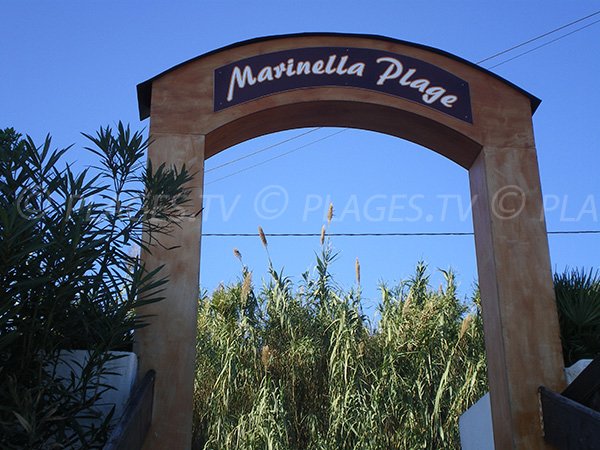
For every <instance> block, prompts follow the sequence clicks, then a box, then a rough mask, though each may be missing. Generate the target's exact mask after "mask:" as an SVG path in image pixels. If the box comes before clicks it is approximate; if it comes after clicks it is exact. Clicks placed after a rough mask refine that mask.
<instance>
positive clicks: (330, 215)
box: [327, 203, 333, 225]
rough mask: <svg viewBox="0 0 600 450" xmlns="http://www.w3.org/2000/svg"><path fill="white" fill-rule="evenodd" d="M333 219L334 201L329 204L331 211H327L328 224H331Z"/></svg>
mask: <svg viewBox="0 0 600 450" xmlns="http://www.w3.org/2000/svg"><path fill="white" fill-rule="evenodd" d="M331 219H333V203H330V204H329V211H327V225H330V224H331Z"/></svg>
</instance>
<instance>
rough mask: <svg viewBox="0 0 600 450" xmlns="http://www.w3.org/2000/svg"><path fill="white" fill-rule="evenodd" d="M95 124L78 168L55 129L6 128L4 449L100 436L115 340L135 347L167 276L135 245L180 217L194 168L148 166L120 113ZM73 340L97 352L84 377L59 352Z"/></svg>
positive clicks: (1, 358) (0, 407) (1, 343)
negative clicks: (54, 138) (145, 313)
mask: <svg viewBox="0 0 600 450" xmlns="http://www.w3.org/2000/svg"><path fill="white" fill-rule="evenodd" d="M86 136H87V138H88V139H89V142H90V147H89V148H87V150H88V151H90V152H91V153H92V154H93V155H95V158H96V161H97V162H98V163H97V167H93V168H89V169H86V170H83V171H82V172H81V173H76V172H74V171H73V170H72V168H71V166H70V165H69V164H67V163H66V162H65V161H64V160H65V157H66V155H67V154H68V151H69V149H62V150H52V143H51V139H50V137H47V138H46V139H45V141H44V143H43V144H42V145H41V146H37V145H36V144H35V143H34V142H33V140H32V139H31V138H30V137H23V136H22V135H20V134H19V133H17V132H16V131H15V130H14V129H10V128H9V129H4V130H0V293H1V294H0V448H2V449H41V448H44V449H46V448H57V449H58V448H73V449H80V448H101V447H102V445H103V442H104V440H105V439H106V437H107V433H108V431H109V428H108V422H109V420H110V419H111V417H110V415H109V416H107V417H105V418H104V419H105V420H104V421H103V422H101V423H100V425H98V424H96V425H86V424H89V423H90V421H87V420H86V419H88V418H89V417H90V416H93V415H94V411H93V410H92V409H90V406H91V405H93V404H94V403H95V402H96V401H97V400H99V399H100V398H101V396H102V394H103V392H105V390H106V389H110V386H105V385H103V384H102V382H101V381H100V376H101V375H102V374H104V373H105V372H106V370H105V369H104V366H105V363H106V362H107V361H108V360H109V359H110V358H112V356H110V354H109V353H107V351H109V350H127V349H130V347H131V343H132V339H133V335H132V333H133V331H134V330H135V329H136V328H138V327H140V326H142V325H143V321H142V320H141V318H140V317H137V316H136V315H135V309H136V308H137V307H139V306H141V305H143V304H145V303H148V302H153V301H157V300H159V299H160V290H161V286H162V285H163V284H164V283H165V282H166V279H165V278H164V277H161V276H160V274H159V273H158V270H153V271H147V270H145V268H144V267H143V265H142V264H141V262H140V260H139V258H138V257H137V256H136V255H135V254H133V253H131V251H130V249H131V248H132V246H139V247H141V248H147V242H146V241H147V237H148V236H150V237H153V236H154V237H157V236H160V235H161V233H165V232H168V231H169V229H171V227H173V226H176V225H177V224H176V220H175V218H174V217H172V214H173V212H174V211H176V210H177V208H178V207H180V206H181V205H183V204H184V203H185V202H186V201H187V195H188V191H187V190H186V189H185V188H184V187H183V186H184V183H185V182H186V181H188V180H189V174H188V173H187V171H186V170H185V168H183V169H181V170H175V169H171V168H167V167H164V166H162V167H159V168H156V169H154V170H153V168H152V167H147V168H145V167H144V163H145V150H146V148H147V146H148V142H147V141H146V140H145V139H144V138H143V137H142V133H140V132H132V131H131V130H130V129H129V127H125V126H124V125H122V124H121V123H119V124H118V126H117V129H116V130H113V129H111V128H110V127H106V128H101V129H100V130H99V131H98V132H97V133H96V134H95V135H94V136H88V135H86ZM144 194H146V195H144ZM153 217H157V218H159V219H163V220H160V221H150V220H149V219H150V218H153ZM143 227H145V228H146V230H147V231H148V234H146V235H144V236H145V237H142V228H143ZM73 349H85V350H89V351H90V358H89V360H88V362H87V364H85V367H83V368H82V375H81V376H80V377H74V376H71V377H70V378H69V377H67V378H64V377H63V378H60V377H58V376H57V375H56V373H55V371H56V367H57V365H58V364H59V361H60V352H61V351H64V350H73Z"/></svg>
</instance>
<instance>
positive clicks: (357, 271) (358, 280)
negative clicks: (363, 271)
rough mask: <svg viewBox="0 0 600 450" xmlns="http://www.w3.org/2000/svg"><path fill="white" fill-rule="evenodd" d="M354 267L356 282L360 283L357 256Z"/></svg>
mask: <svg viewBox="0 0 600 450" xmlns="http://www.w3.org/2000/svg"><path fill="white" fill-rule="evenodd" d="M355 269H356V282H357V283H358V284H360V261H359V260H358V257H357V258H356V265H355Z"/></svg>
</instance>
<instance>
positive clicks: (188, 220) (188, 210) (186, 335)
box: [135, 123, 204, 450]
mask: <svg viewBox="0 0 600 450" xmlns="http://www.w3.org/2000/svg"><path fill="white" fill-rule="evenodd" d="M150 142H151V144H150V147H149V149H148V159H149V160H150V161H152V167H153V169H154V170H156V168H157V167H159V166H160V165H161V164H162V163H165V165H166V166H167V167H173V166H175V167H177V168H180V167H182V166H183V165H184V164H185V166H186V169H187V170H188V171H189V173H191V174H192V175H193V179H192V181H191V182H190V184H189V185H188V186H189V187H190V188H191V195H190V201H189V203H188V204H187V205H186V206H185V207H184V208H183V210H181V211H179V214H178V215H179V216H180V220H181V223H180V225H181V226H179V227H174V228H173V230H172V232H170V233H169V234H168V235H162V236H160V237H159V241H160V244H161V245H153V246H152V251H151V253H150V252H147V251H142V260H143V261H144V262H145V264H146V268H147V269H148V270H154V269H156V268H157V267H161V266H162V267H163V268H162V270H161V271H160V273H159V276H160V277H165V276H166V277H167V278H168V279H169V282H168V283H167V284H166V285H165V286H163V287H164V291H162V292H161V294H160V296H161V297H164V300H162V301H160V302H157V303H153V304H150V305H147V306H144V308H143V314H144V315H148V316H150V317H146V318H145V321H146V323H148V326H147V327H145V328H142V329H140V330H138V331H137V332H136V337H135V345H136V350H137V351H136V353H137V354H138V357H139V371H138V373H139V374H140V376H143V375H144V374H145V373H146V372H147V371H148V370H150V369H156V368H160V370H158V371H157V373H156V381H155V389H154V406H153V413H154V414H153V420H152V425H151V427H150V430H149V432H148V435H147V436H146V441H145V444H144V449H145V450H165V449H166V448H169V449H181V450H184V449H189V448H190V445H191V440H192V408H193V391H194V373H195V371H194V364H195V349H196V326H197V324H196V321H197V304H198V289H199V282H198V275H199V271H200V237H201V232H202V228H201V227H202V214H201V211H202V193H203V178H204V136H202V135H198V134H181V133H177V132H173V133H169V132H168V131H165V130H162V129H161V131H160V132H156V131H155V130H154V129H153V126H152V123H151V124H150ZM173 247H179V248H184V249H186V251H182V252H178V254H177V256H176V257H175V256H174V255H173V252H174V251H177V250H174V249H173ZM157 337H159V338H160V339H157ZM165 443H168V447H165Z"/></svg>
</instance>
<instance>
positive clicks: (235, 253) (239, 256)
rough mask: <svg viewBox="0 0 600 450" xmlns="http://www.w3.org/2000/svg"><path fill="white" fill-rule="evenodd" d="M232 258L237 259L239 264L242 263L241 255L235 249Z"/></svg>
mask: <svg viewBox="0 0 600 450" xmlns="http://www.w3.org/2000/svg"><path fill="white" fill-rule="evenodd" d="M233 256H235V257H236V258H237V259H239V260H240V262H242V254H241V253H240V251H239V250H238V249H237V248H234V249H233Z"/></svg>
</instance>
